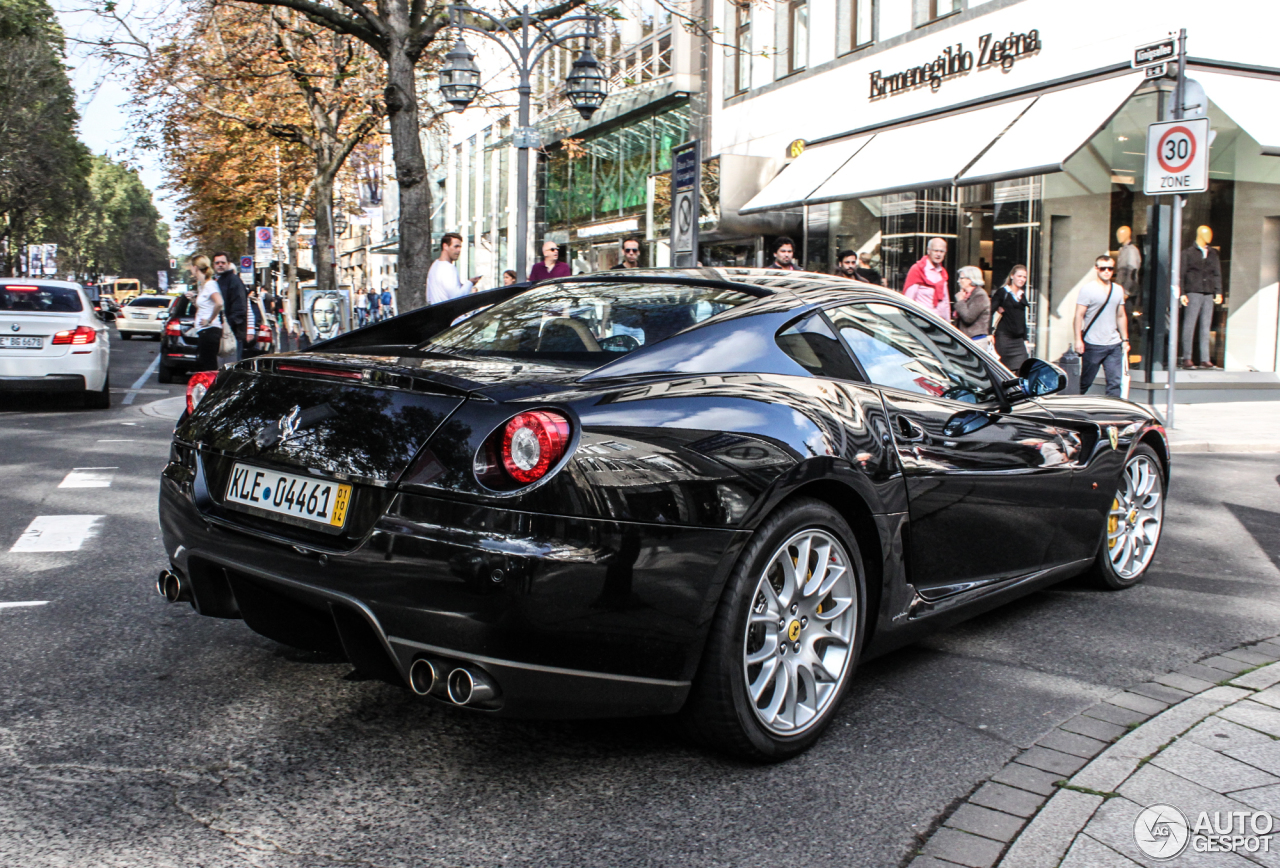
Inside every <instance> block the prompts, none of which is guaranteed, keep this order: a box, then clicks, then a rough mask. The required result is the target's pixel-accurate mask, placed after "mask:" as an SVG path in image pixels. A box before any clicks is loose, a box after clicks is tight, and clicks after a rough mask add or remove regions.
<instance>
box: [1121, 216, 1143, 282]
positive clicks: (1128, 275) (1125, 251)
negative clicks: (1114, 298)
mask: <svg viewBox="0 0 1280 868" xmlns="http://www.w3.org/2000/svg"><path fill="white" fill-rule="evenodd" d="M1116 242H1117V243H1119V245H1120V249H1119V250H1118V251H1116V283H1118V284H1120V285H1121V286H1123V287H1124V296H1125V298H1129V297H1130V296H1132V295H1133V293H1134V292H1135V291H1136V290H1137V288H1138V272H1139V271H1141V270H1142V251H1141V250H1139V249H1138V245H1136V244H1134V243H1133V230H1131V229H1130V228H1129V227H1128V226H1121V227H1120V228H1119V229H1117V230H1116Z"/></svg>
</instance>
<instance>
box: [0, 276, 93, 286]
mask: <svg viewBox="0 0 1280 868" xmlns="http://www.w3.org/2000/svg"><path fill="white" fill-rule="evenodd" d="M9 284H17V285H18V286H56V287H61V288H63V289H83V288H84V287H82V286H81V285H80V284H78V283H76V282H74V281H71V280H49V279H47V278H43V277H0V286H8V285H9Z"/></svg>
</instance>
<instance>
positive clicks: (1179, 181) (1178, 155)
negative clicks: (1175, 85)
mask: <svg viewBox="0 0 1280 868" xmlns="http://www.w3.org/2000/svg"><path fill="white" fill-rule="evenodd" d="M1208 189H1209V119H1208V118H1193V119H1188V120H1182V121H1166V122H1165V123H1160V124H1151V125H1150V126H1149V127H1147V171H1146V177H1145V178H1144V179H1143V190H1144V192H1146V194H1147V195H1149V196H1159V195H1162V194H1169V193H1203V192H1204V191H1205V190H1208Z"/></svg>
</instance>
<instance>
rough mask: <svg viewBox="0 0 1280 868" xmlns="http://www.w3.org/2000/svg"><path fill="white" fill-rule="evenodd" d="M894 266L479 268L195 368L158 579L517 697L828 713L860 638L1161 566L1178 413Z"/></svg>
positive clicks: (771, 734)
mask: <svg viewBox="0 0 1280 868" xmlns="http://www.w3.org/2000/svg"><path fill="white" fill-rule="evenodd" d="M1064 385H1065V377H1064V376H1063V374H1062V372H1061V371H1060V370H1058V369H1057V368H1055V367H1053V366H1052V365H1050V364H1048V363H1046V362H1043V361H1038V360H1034V359H1033V360H1031V361H1029V362H1027V364H1026V365H1024V366H1023V370H1021V371H1019V372H1018V373H1017V374H1014V373H1012V372H1010V371H1008V370H1006V369H1004V368H1003V367H1002V366H1001V365H1000V363H999V362H998V361H996V360H995V359H994V358H991V357H989V356H987V355H985V354H984V353H983V352H982V351H980V350H979V349H977V348H976V347H975V346H974V345H973V344H972V343H971V342H969V341H968V340H967V339H966V338H965V337H964V336H963V335H961V334H960V332H958V331H956V330H955V329H953V328H952V327H951V326H950V325H948V324H946V323H943V322H941V321H940V320H938V319H936V318H934V317H933V316H932V315H931V314H930V313H928V312H926V311H924V310H922V309H920V308H918V307H916V306H915V305H913V304H912V303H911V302H909V301H906V300H905V299H903V297H902V296H901V295H898V294H897V293H894V292H890V291H886V290H884V289H880V288H877V287H871V286H865V285H862V284H858V283H854V282H851V281H846V280H840V279H836V278H831V277H825V276H822V275H814V274H799V273H795V272H774V271H761V270H747V269H699V270H689V271H673V270H652V271H640V272H635V271H631V272H627V273H626V274H625V275H620V274H619V273H617V272H611V273H608V274H596V275H588V276H582V277H577V278H567V279H563V280H558V281H554V282H548V283H543V284H539V285H535V286H533V287H527V286H517V287H508V288H504V289H500V290H493V291H490V292H485V293H479V294H474V295H469V296H465V297H463V298H459V299H456V300H454V301H450V302H446V303H444V304H441V305H436V306H433V307H428V308H423V309H420V310H417V311H414V312H411V313H408V314H405V315H403V316H400V317H397V318H395V319H392V320H389V321H386V322H383V323H379V324H376V325H373V326H370V327H367V328H364V329H360V330H358V331H355V332H351V333H349V334H346V335H342V336H340V337H338V338H335V339H333V340H330V341H327V342H325V343H322V344H317V345H316V346H314V347H313V348H312V349H311V351H309V352H299V353H285V354H279V355H272V356H261V357H258V358H254V359H249V360H246V361H243V362H240V363H238V364H233V365H228V366H227V367H225V368H223V369H222V370H221V371H220V372H218V373H217V374H216V379H214V375H213V374H208V375H197V376H196V377H194V378H193V380H192V383H191V386H190V389H189V395H188V399H189V410H188V412H187V413H186V414H185V415H184V416H183V417H182V419H181V420H180V421H179V423H178V425H177V428H176V430H175V432H174V438H173V446H172V452H171V456H170V460H169V463H168V465H167V466H166V468H165V470H164V474H163V479H162V484H161V491H160V520H161V525H162V527H163V534H164V545H165V550H166V552H167V554H168V556H169V559H170V562H171V569H170V570H168V571H166V572H165V573H162V574H161V577H160V581H159V583H158V584H159V588H160V590H161V592H162V593H164V594H165V596H166V597H168V598H169V599H170V600H172V601H178V600H188V601H190V602H191V603H192V604H193V605H194V606H195V608H196V609H197V610H198V611H199V612H200V613H201V614H203V615H208V616H211V617H220V618H242V619H244V621H245V623H246V624H247V625H248V626H249V627H250V628H252V629H253V630H256V631H257V632H259V633H261V634H263V635H265V636H268V637H271V638H272V639H275V640H277V641H279V642H282V643H285V644H288V645H293V646H298V647H303V648H310V649H318V650H325V651H329V652H334V653H339V654H342V655H345V657H346V658H347V659H348V660H350V662H351V663H352V664H353V665H354V666H356V667H357V668H358V669H360V670H363V671H364V672H366V673H369V674H370V675H374V676H379V677H383V678H386V679H388V680H391V681H394V682H396V683H399V684H403V685H406V686H407V687H409V688H410V689H412V690H414V691H415V692H417V693H419V694H423V695H429V696H433V697H436V698H438V699H440V700H442V701H445V702H452V703H454V704H456V705H459V706H466V707H467V708H472V709H476V710H480V711H484V712H489V713H495V714H509V715H521V716H531V717H592V716H622V715H654V714H680V715H681V716H682V717H683V719H684V720H685V722H686V723H687V725H688V727H689V728H690V729H691V730H692V731H693V732H694V733H696V734H698V735H699V736H701V737H702V738H704V739H706V740H707V741H708V743H710V744H713V745H715V746H717V747H719V748H721V749H726V750H729V751H732V752H734V753H737V754H739V755H743V756H747V757H752V758H757V759H780V758H785V757H788V756H791V755H794V754H796V753H797V752H799V751H802V750H804V749H805V748H806V747H808V746H809V745H811V744H812V743H813V742H814V741H815V740H816V739H817V738H818V737H819V735H820V734H821V732H822V730H823V729H824V727H825V726H826V725H827V724H828V723H829V722H830V720H831V718H832V716H833V714H834V713H835V711H836V709H837V707H838V705H839V703H840V698H841V696H842V694H843V693H844V691H845V690H846V688H847V687H848V685H849V683H850V680H851V679H852V677H853V672H854V668H855V666H856V664H857V662H858V661H859V660H860V659H864V658H866V657H868V656H870V655H875V654H879V653H883V652H884V651H885V650H887V649H890V648H893V647H895V646H899V645H901V644H903V643H906V642H910V641H912V640H913V639H915V638H917V637H919V636H921V635H922V634H923V633H925V632H927V631H931V630H936V629H938V628H939V627H942V626H945V625H948V624H952V623H955V622H956V621H959V620H961V619H963V618H967V617H970V616H972V615H974V614H976V613H979V612H982V611H985V610H987V609H990V608H992V607H994V606H997V605H999V604H1001V603H1003V602H1006V601H1008V600H1011V599H1014V598H1015V597H1018V596H1021V595H1023V594H1027V593H1029V592H1031V591H1034V590H1036V589H1038V588H1043V587H1045V586H1046V585H1048V584H1051V583H1053V582H1057V581H1059V580H1061V579H1063V578H1065V577H1068V576H1071V575H1073V574H1077V573H1081V572H1084V571H1090V572H1091V573H1092V574H1093V575H1094V577H1096V579H1097V580H1098V581H1099V582H1101V583H1102V584H1103V585H1105V586H1106V587H1109V588H1125V587H1127V586H1130V585H1132V584H1134V583H1135V582H1138V581H1139V580H1140V579H1141V578H1142V576H1143V573H1144V572H1145V571H1146V570H1147V568H1148V567H1149V566H1150V564H1151V561H1152V558H1153V557H1154V555H1155V551H1156V547H1157V544H1158V543H1159V539H1160V529H1161V524H1162V521H1163V517H1164V498H1165V494H1166V490H1167V482H1168V478H1169V447H1168V443H1167V441H1166V438H1165V433H1164V430H1163V428H1162V427H1161V425H1160V423H1159V420H1158V419H1157V418H1156V417H1154V416H1153V415H1152V414H1151V413H1150V412H1148V411H1147V410H1145V409H1143V408H1141V407H1139V406H1137V405H1135V404H1131V403H1128V402H1126V401H1120V400H1115V399H1108V398H1098V397H1082V396H1066V395H1060V394H1055V393H1057V392H1060V391H1061V390H1062V388H1063V387H1064Z"/></svg>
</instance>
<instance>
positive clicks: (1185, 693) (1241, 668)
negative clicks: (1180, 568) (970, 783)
mask: <svg viewBox="0 0 1280 868" xmlns="http://www.w3.org/2000/svg"><path fill="white" fill-rule="evenodd" d="M1278 661H1280V637H1274V638H1272V639H1266V640H1263V641H1261V642H1256V643H1251V644H1249V645H1244V646H1241V647H1240V648H1236V649H1234V650H1231V651H1225V652H1223V653H1221V654H1213V655H1209V656H1207V657H1205V658H1204V659H1202V660H1200V661H1198V662H1197V663H1192V664H1189V665H1188V666H1184V667H1183V668H1182V669H1179V670H1177V671H1175V672H1170V673H1168V674H1167V675H1163V676H1160V677H1159V678H1155V679H1153V680H1152V681H1150V682H1146V683H1144V684H1139V685H1137V686H1135V687H1132V688H1130V689H1129V690H1123V691H1117V692H1116V693H1115V694H1113V695H1112V696H1110V697H1109V698H1107V699H1106V700H1104V701H1102V702H1100V703H1098V704H1097V705H1095V706H1093V707H1091V708H1087V709H1085V710H1084V711H1082V712H1081V713H1080V714H1079V715H1077V716H1076V717H1073V718H1071V719H1070V720H1068V721H1066V722H1065V723H1062V724H1060V725H1058V726H1056V727H1054V728H1053V729H1052V730H1050V731H1049V732H1048V733H1047V734H1046V735H1044V736H1043V737H1042V738H1040V739H1039V740H1038V741H1037V742H1036V744H1034V745H1033V746H1031V747H1030V748H1027V749H1026V750H1023V751H1022V752H1020V753H1019V754H1018V756H1016V757H1014V758H1013V759H1012V760H1011V761H1010V762H1009V763H1008V764H1006V765H1005V767H1004V768H1002V769H1001V770H1000V771H998V772H996V774H994V775H992V776H991V778H990V779H989V780H987V781H985V782H983V783H982V784H981V785H980V786H978V787H977V788H976V789H975V790H974V791H973V792H972V793H971V794H970V795H969V796H968V798H966V799H964V800H962V801H960V802H958V803H956V805H954V806H953V807H952V808H951V809H950V810H949V811H948V812H947V813H946V814H945V815H944V816H943V817H942V818H941V819H940V820H939V822H938V825H937V826H936V827H935V828H934V830H933V832H932V833H931V834H930V835H929V837H928V838H926V839H925V840H924V842H923V844H922V845H921V846H920V847H919V848H918V849H917V851H916V852H915V853H913V854H911V855H909V856H908V857H907V858H906V859H905V860H904V861H903V866H904V868H955V866H964V868H996V866H1000V868H1052V866H1056V865H1058V864H1059V863H1060V862H1061V860H1062V859H1063V858H1064V857H1065V856H1066V854H1067V852H1068V851H1069V850H1077V849H1081V850H1087V849H1088V847H1089V846H1090V841H1088V840H1086V839H1085V838H1084V837H1080V838H1079V841H1077V837H1078V836H1079V834H1080V832H1081V830H1083V829H1084V827H1085V825H1086V824H1087V823H1088V822H1089V820H1090V819H1091V818H1092V817H1093V816H1094V814H1095V812H1096V811H1098V809H1099V808H1100V807H1101V806H1103V805H1105V804H1106V803H1107V802H1108V801H1109V800H1110V799H1112V798H1113V797H1116V796H1117V793H1116V789H1117V788H1118V787H1119V786H1120V784H1121V783H1122V782H1124V781H1125V780H1126V779H1127V778H1128V777H1129V776H1130V775H1132V774H1133V773H1134V772H1135V771H1136V770H1138V769H1139V768H1141V767H1142V766H1143V765H1145V764H1146V762H1147V761H1148V760H1149V759H1151V758H1152V757H1153V756H1154V755H1155V754H1157V753H1159V752H1160V751H1161V750H1163V749H1164V748H1165V747H1166V746H1168V745H1169V744H1170V743H1171V742H1173V741H1174V740H1175V739H1177V738H1178V737H1179V736H1181V735H1182V734H1183V733H1186V732H1187V731H1189V730H1190V729H1192V728H1193V727H1195V726H1196V725H1198V724H1199V723H1200V722H1201V721H1203V720H1204V719H1205V718H1207V717H1209V716H1210V715H1211V714H1214V713H1216V712H1218V711H1220V710H1222V709H1223V708H1225V707H1226V706H1228V705H1231V704H1233V703H1236V702H1239V701H1240V700H1242V699H1244V698H1245V697H1253V698H1255V699H1256V700H1258V701H1260V702H1262V703H1266V704H1268V705H1275V706H1280V688H1277V687H1276V685H1280V666H1275V665H1272V664H1275V663H1277V662H1278ZM1210 678H1212V679H1213V680H1212V681H1210V680H1209V679H1210ZM1267 691H1270V694H1268V695H1266V696H1264V695H1263V693H1264V692H1267ZM1079 842H1084V843H1079ZM1073 845H1074V846H1073ZM1099 846H1101V845H1099Z"/></svg>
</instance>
